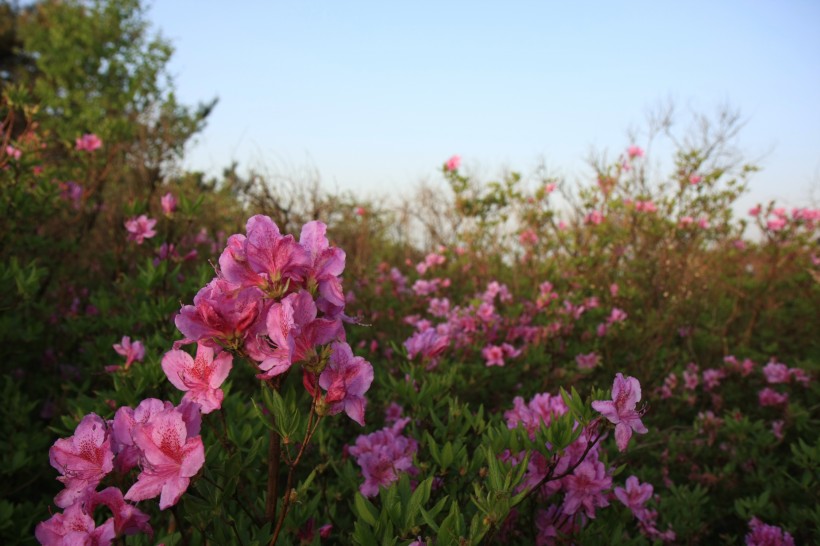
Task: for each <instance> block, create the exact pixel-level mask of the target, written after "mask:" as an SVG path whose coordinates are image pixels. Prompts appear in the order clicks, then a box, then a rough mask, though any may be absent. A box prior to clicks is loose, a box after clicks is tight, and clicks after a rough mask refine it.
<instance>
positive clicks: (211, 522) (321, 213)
mask: <svg viewBox="0 0 820 546" xmlns="http://www.w3.org/2000/svg"><path fill="white" fill-rule="evenodd" d="M78 6H79V4H77V3H74V2H59V3H46V4H42V5H39V6H38V8H37V10H39V11H38V12H37V13H38V14H39V17H41V18H43V19H42V20H47V21H49V24H48V25H39V24H38V25H33V24H31V22H28V23H26V21H22V23H25V24H21V26H20V28H21V29H22V30H21V32H23V33H24V34H25V43H26V47H27V48H28V49H29V50H31V51H35V52H36V53H37V54H36V55H32V57H31V59H32V60H31V62H36V63H40V64H39V65H38V70H39V71H40V72H38V71H37V70H31V71H28V72H26V74H28V76H25V78H28V77H32V78H35V77H37V76H36V74H38V73H41V74H46V75H50V77H48V78H43V79H41V80H39V83H37V82H35V81H28V80H26V79H25V78H24V77H23V76H20V79H19V81H18V83H19V85H13V86H9V87H8V88H4V90H3V93H4V94H3V98H2V102H0V115H1V116H2V120H3V124H2V131H0V135H1V136H2V139H0V140H2V143H1V144H2V146H0V207H2V211H3V214H0V258H2V259H0V278H1V279H2V280H3V283H2V285H0V286H2V288H0V358H2V360H3V362H6V363H7V366H6V368H4V371H3V379H2V383H1V384H0V385H2V395H3V399H4V405H3V408H2V410H0V411H2V419H0V427H2V438H3V441H2V442H0V462H2V464H0V476H2V477H3V480H0V537H2V542H3V543H9V544H14V543H29V544H33V543H35V542H36V541H39V542H40V543H43V544H72V543H90V544H99V545H103V544H113V543H127V544H146V545H148V544H151V545H153V544H204V543H206V542H210V543H217V544H273V543H277V544H319V543H328V544H331V543H341V544H349V543H354V544H362V545H369V544H377V543H385V544H400V545H407V544H415V545H421V544H426V545H433V544H436V545H445V544H538V545H551V544H658V543H671V544H676V543H687V544H695V543H702V544H714V543H723V542H726V543H741V542H743V541H745V542H746V543H747V544H803V543H815V542H820V535H818V532H817V529H820V519H818V518H819V517H820V516H818V512H817V510H816V509H815V506H816V504H817V503H816V500H817V499H816V493H815V492H816V491H817V485H818V480H820V476H818V468H820V423H818V417H817V405H816V400H817V398H818V395H819V394H820V388H818V384H817V372H818V361H819V359H820V345H818V343H817V336H816V335H815V334H816V331H817V325H818V322H817V312H816V311H817V308H818V303H820V292H819V291H818V290H819V289H818V278H820V272H818V268H820V252H818V250H817V245H816V239H817V236H818V228H819V227H820V224H818V222H820V213H818V211H817V210H815V209H812V208H809V207H803V208H795V209H786V208H784V207H780V206H777V205H776V204H775V203H770V204H761V205H759V206H756V207H754V209H752V210H751V211H749V214H748V215H743V216H742V217H741V218H735V216H734V213H733V206H734V204H735V201H736V199H737V198H738V196H740V195H741V194H742V191H743V189H744V185H745V181H746V179H747V177H748V176H750V175H751V174H752V173H753V172H754V168H753V167H751V166H744V165H743V164H742V162H738V161H736V160H735V158H733V157H730V155H728V154H729V152H730V148H731V146H730V145H729V144H730V143H731V138H730V136H731V135H732V134H733V133H732V126H731V117H729V118H725V119H724V118H721V119H723V121H722V123H729V125H720V124H719V125H718V126H716V127H713V129H714V132H711V133H710V132H708V131H707V133H706V134H705V135H701V136H703V139H700V140H698V139H695V140H692V139H689V140H687V139H680V140H679V142H684V143H686V144H684V147H683V148H680V149H678V150H677V152H676V154H675V156H674V166H673V168H672V171H671V172H670V173H669V174H668V175H666V176H662V175H659V174H657V173H654V172H650V170H649V168H648V166H649V164H650V163H649V162H650V160H651V159H652V158H651V153H650V152H649V150H651V149H654V148H650V146H649V144H651V142H645V143H641V145H640V146H639V145H638V144H635V143H632V144H630V145H628V146H626V147H625V148H624V151H623V153H622V154H620V156H618V157H617V158H615V160H614V161H613V162H611V163H603V162H602V163H600V164H596V165H594V167H595V171H594V176H593V177H592V179H591V180H590V183H589V184H586V185H581V186H579V187H578V188H571V187H568V185H567V184H566V183H565V182H563V181H560V180H556V179H552V178H543V177H525V176H522V175H519V174H517V173H509V174H508V175H506V176H505V177H504V178H503V179H501V180H500V181H491V182H486V183H485V182H482V181H479V180H478V179H476V178H475V177H473V176H472V175H471V173H470V172H469V168H468V167H467V165H468V164H469V162H462V158H461V157H460V156H458V155H454V156H452V157H451V158H450V159H449V160H447V161H446V162H445V163H443V164H442V166H441V175H442V177H443V179H444V181H445V183H446V184H448V185H449V191H445V190H442V189H438V190H437V191H436V192H435V193H434V194H433V195H434V198H430V197H429V195H430V194H425V193H424V189H422V190H420V191H421V193H420V194H419V196H418V199H413V203H415V204H417V206H418V207H419V208H418V210H415V211H412V214H409V215H402V214H401V213H400V212H396V211H394V210H390V209H388V208H386V207H385V206H383V205H380V204H379V203H373V202H363V201H361V200H359V199H357V198H355V197H350V196H339V195H325V194H321V193H316V194H313V195H311V196H310V198H304V197H305V194H298V193H294V197H293V198H292V199H293V200H292V201H286V200H285V199H288V197H287V195H286V196H285V197H279V196H278V195H277V192H276V191H274V190H275V189H276V188H274V189H271V188H270V187H266V186H265V185H264V184H262V182H260V179H259V178H258V177H255V176H250V177H249V179H248V180H245V179H243V178H242V177H241V176H239V175H238V174H237V173H236V171H235V170H229V171H228V172H226V174H225V176H224V180H220V181H218V182H217V181H205V180H203V178H202V177H201V176H197V175H195V174H190V173H181V171H180V170H179V169H175V168H172V166H173V162H174V158H175V157H178V154H179V153H180V152H179V151H180V150H181V149H182V148H183V147H184V142H185V140H186V139H187V138H188V137H189V136H190V135H192V134H193V133H194V132H195V131H196V129H197V127H200V126H201V121H202V118H198V117H196V116H195V115H194V114H193V113H191V112H188V111H187V110H186V109H184V108H183V107H181V106H179V105H177V104H175V103H174V102H173V98H172V96H169V95H168V94H166V93H165V92H164V91H163V90H162V89H160V87H158V84H157V83H156V80H155V79H152V77H155V76H158V75H160V74H161V73H162V67H163V59H167V55H165V54H164V53H163V51H164V49H163V48H162V43H161V42H148V41H146V40H145V36H144V34H142V33H143V32H144V28H143V27H140V26H139V24H138V23H139V21H138V20H134V19H133V17H136V16H135V15H128V14H138V13H139V10H137V9H136V7H138V2H136V0H116V1H114V0H110V1H109V2H101V3H99V4H95V6H92V7H88V8H87V9H82V10H81V9H78ZM67 28H68V29H80V30H76V31H75V30H72V32H77V33H79V32H80V31H82V32H85V33H91V34H93V33H95V32H99V29H114V30H113V31H112V32H114V34H112V35H111V36H107V37H106V40H111V43H116V44H118V47H122V48H125V49H123V50H124V51H128V52H129V54H128V55H123V56H121V57H116V58H112V59H110V60H105V62H106V63H108V62H111V63H113V64H112V65H110V66H111V67H112V68H111V70H114V71H117V70H122V71H123V72H122V73H128V74H133V75H134V77H135V78H138V79H139V78H143V77H144V78H146V79H145V80H141V79H139V81H135V82H134V86H135V87H134V88H128V89H112V88H110V87H102V88H100V89H98V90H97V91H94V92H93V93H92V94H91V96H88V97H87V96H86V95H85V93H87V91H86V90H87V89H92V88H93V87H94V85H95V84H96V83H98V81H97V78H99V77H100V71H99V70H91V72H90V73H89V74H86V75H85V76H84V79H83V80H82V81H81V82H79V83H78V82H74V84H75V85H72V82H71V80H70V78H69V75H68V74H64V73H60V74H54V71H59V70H62V69H63V68H64V67H65V66H83V67H85V66H89V67H92V68H93V67H94V66H97V65H96V64H95V63H98V62H100V63H101V62H102V61H103V60H102V59H100V57H99V55H101V53H100V52H98V51H96V50H94V49H88V46H87V44H89V43H92V44H93V43H96V42H95V40H93V39H91V40H80V39H77V40H76V43H74V41H73V40H66V41H64V42H59V43H61V44H62V45H61V46H60V47H61V48H62V51H61V52H60V53H59V55H63V56H65V58H67V59H68V58H75V59H79V58H82V59H86V60H87V61H88V62H87V63H68V62H53V59H54V58H55V55H57V53H55V52H54V51H53V49H49V47H52V48H53V45H52V44H53V43H56V42H55V39H54V36H57V35H60V36H63V35H66V36H69V35H70V36H74V34H72V33H71V32H67V31H65V29H67ZM60 29H63V30H60ZM117 29H120V30H121V31H122V33H121V34H117V32H116V31H117ZM51 32H54V33H57V34H55V35H54V36H52V35H51V34H49V33H51ZM60 32H62V33H63V34H60ZM77 35H79V34H77ZM134 48H137V49H134ZM140 48H141V49H140ZM164 55H165V56H164ZM56 58H58V59H62V57H59V56H58V57H56ZM50 59H51V61H50ZM140 59H142V61H140ZM140 62H142V63H144V64H142V65H139V63H140ZM122 63H125V64H122ZM128 63H132V64H128ZM133 63H137V64H136V65H135V64H133ZM106 66H108V65H106ZM137 68H139V70H137ZM152 75H153V76H152ZM58 76H59V77H58ZM58 81H62V82H67V83H65V84H64V86H65V88H64V89H62V90H61V89H54V88H53V87H49V85H52V84H53V82H58ZM106 85H108V84H106ZM144 97H151V99H150V100H149V101H148V102H141V101H142V100H143V98H144ZM103 103H105V104H106V105H107V106H106V107H105V108H97V107H96V105H98V104H103ZM149 103H150V104H152V105H156V108H157V110H156V112H155V111H154V110H153V109H149V108H148V107H146V104H149ZM72 104H85V105H87V108H86V109H81V110H79V111H78V112H77V114H76V116H69V115H65V116H55V115H53V113H54V112H58V111H62V110H61V109H64V108H67V107H68V106H70V105H72ZM118 105H127V106H125V107H121V110H118V108H120V106H118ZM41 106H42V107H41ZM101 112H104V115H103V113H101ZM134 112H139V113H140V116H134V114H133V113H134ZM152 116H156V117H152ZM726 120H728V121H726ZM650 137H651V135H650ZM692 143H697V145H695V144H692ZM280 193H283V194H288V192H280ZM425 195H427V196H428V197H427V198H426V200H425ZM410 206H412V203H411V204H408V207H410ZM244 218H248V220H247V222H246V223H245V226H244V229H243V228H242V227H241V226H240V225H238V224H237V222H238V221H239V220H240V219H244ZM402 218H417V219H419V223H418V224H408V223H402V222H403V220H402ZM749 228H752V229H754V230H756V231H755V232H752V233H749V232H748V230H749ZM290 233H292V234H290ZM229 234H232V235H229ZM610 385H611V388H610V389H609V390H604V389H605V388H609V387H610ZM49 465H50V466H49Z"/></svg>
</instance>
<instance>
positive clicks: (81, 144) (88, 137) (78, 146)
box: [74, 133, 102, 152]
mask: <svg viewBox="0 0 820 546" xmlns="http://www.w3.org/2000/svg"><path fill="white" fill-rule="evenodd" d="M101 146H102V140H100V137H98V136H97V135H95V134H94V133H86V134H84V135H83V136H81V137H77V140H76V141H75V143H74V149H75V150H78V151H85V152H93V151H94V150H97V149H99V148H100V147H101Z"/></svg>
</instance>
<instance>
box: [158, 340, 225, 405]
mask: <svg viewBox="0 0 820 546" xmlns="http://www.w3.org/2000/svg"><path fill="white" fill-rule="evenodd" d="M232 363H233V356H232V355H231V354H230V353H228V352H225V351H223V352H220V353H219V355H218V356H217V357H216V358H214V350H213V348H211V347H208V346H206V345H203V344H201V343H199V344H197V349H196V358H191V355H189V354H188V353H186V352H185V351H180V350H171V351H168V352H167V353H165V356H163V357H162V371H164V372H165V375H166V376H167V377H168V380H169V381H170V382H171V383H172V384H173V385H174V386H175V387H176V388H178V389H179V390H181V391H185V396H184V397H183V399H184V400H190V401H191V402H196V403H198V404H199V405H200V406H201V407H202V413H205V414H207V413H211V412H212V411H213V410H216V409H219V408H220V407H222V399H223V397H224V393H223V392H222V389H220V388H219V387H220V386H221V385H222V383H223V382H224V381H225V379H226V378H227V377H228V373H229V372H230V371H231V367H232Z"/></svg>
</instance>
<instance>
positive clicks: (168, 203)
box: [159, 192, 177, 216]
mask: <svg viewBox="0 0 820 546" xmlns="http://www.w3.org/2000/svg"><path fill="white" fill-rule="evenodd" d="M159 201H160V204H161V205H162V213H163V214H165V216H171V215H172V214H173V213H174V211H175V210H177V198H176V197H174V194H173V193H171V192H168V193H166V194H165V195H163V196H162V197H161V198H160V200H159Z"/></svg>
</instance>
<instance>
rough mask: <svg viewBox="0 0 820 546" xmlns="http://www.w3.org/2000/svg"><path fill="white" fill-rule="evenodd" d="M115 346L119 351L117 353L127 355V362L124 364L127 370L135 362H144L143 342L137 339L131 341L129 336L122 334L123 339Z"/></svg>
mask: <svg viewBox="0 0 820 546" xmlns="http://www.w3.org/2000/svg"><path fill="white" fill-rule="evenodd" d="M113 347H114V350H115V351H117V354H119V355H122V356H124V357H125V364H123V366H124V367H125V369H126V370H127V369H128V368H129V367H130V366H131V364H133V363H134V362H142V359H143V358H145V347H144V346H143V345H142V342H141V341H135V342H133V343H131V338H130V337H129V336H122V341H121V342H120V343H115V344H114V345H113Z"/></svg>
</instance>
